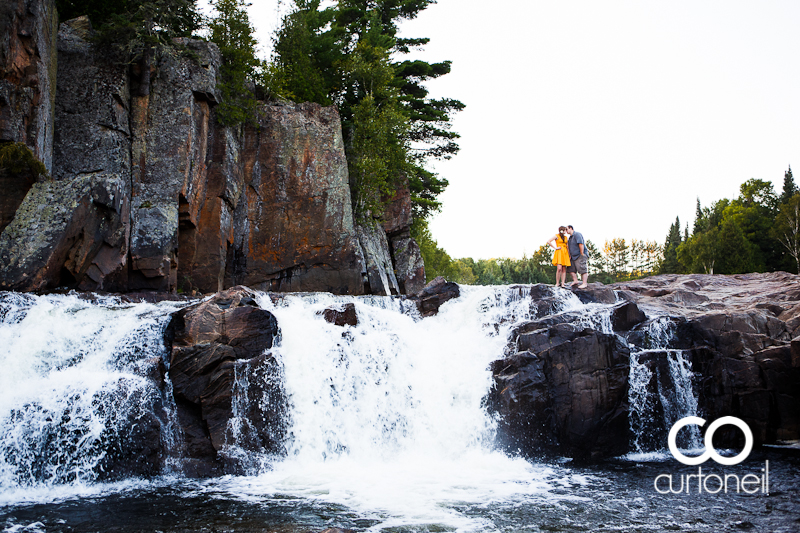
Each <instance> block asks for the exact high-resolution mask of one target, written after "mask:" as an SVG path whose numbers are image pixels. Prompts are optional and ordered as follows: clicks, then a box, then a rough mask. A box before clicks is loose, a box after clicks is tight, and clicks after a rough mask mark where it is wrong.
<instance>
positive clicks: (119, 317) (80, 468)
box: [0, 293, 178, 501]
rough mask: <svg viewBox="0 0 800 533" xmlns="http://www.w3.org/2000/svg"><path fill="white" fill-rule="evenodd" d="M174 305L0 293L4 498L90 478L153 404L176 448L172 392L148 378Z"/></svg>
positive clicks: (0, 479) (0, 475) (168, 444)
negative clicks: (165, 394) (164, 391)
mask: <svg viewBox="0 0 800 533" xmlns="http://www.w3.org/2000/svg"><path fill="white" fill-rule="evenodd" d="M175 309H177V307H176V305H175V304H169V303H163V304H159V305H149V304H136V305H131V304H123V303H122V302H120V301H119V300H118V299H115V298H98V299H97V300H96V301H95V302H90V301H86V300H84V299H81V298H79V297H77V296H66V295H50V296H30V295H20V294H15V293H0V368H2V369H3V371H2V372H1V373H0V501H3V500H5V499H10V500H14V499H15V498H16V497H17V496H15V494H18V493H21V492H27V493H30V492H31V491H35V490H39V489H40V490H42V491H48V490H50V489H52V487H54V486H56V485H62V484H70V485H72V486H85V485H87V484H92V483H93V482H94V481H96V480H97V479H98V478H99V477H102V473H103V469H104V466H105V464H106V463H107V462H108V461H109V460H111V457H110V455H109V454H113V453H115V451H124V450H121V449H122V448H124V446H125V444H124V443H125V439H126V437H127V436H128V435H127V432H128V431H130V428H131V427H135V425H136V424H137V423H138V422H140V421H142V420H144V419H145V418H147V417H148V416H151V414H152V413H153V412H154V411H160V412H161V413H163V415H164V416H163V417H162V418H163V424H164V427H163V429H162V430H161V431H160V433H161V435H162V438H163V439H164V440H165V442H164V443H163V448H164V449H166V450H170V449H176V448H177V446H176V443H175V440H176V439H177V438H178V437H177V429H176V427H175V420H174V410H172V409H170V401H171V397H168V398H162V396H161V392H160V391H159V390H158V388H157V387H156V386H155V384H154V383H153V381H152V380H151V379H148V378H147V377H145V376H146V375H147V374H148V373H150V372H151V371H152V369H153V368H154V367H155V366H156V364H157V362H158V361H159V360H160V359H161V357H162V356H163V355H164V354H163V352H164V346H163V330H164V327H165V325H166V323H167V320H168V318H169V314H170V313H171V312H173V311H175ZM168 385H169V384H168V383H167V386H168ZM4 496H5V498H4Z"/></svg>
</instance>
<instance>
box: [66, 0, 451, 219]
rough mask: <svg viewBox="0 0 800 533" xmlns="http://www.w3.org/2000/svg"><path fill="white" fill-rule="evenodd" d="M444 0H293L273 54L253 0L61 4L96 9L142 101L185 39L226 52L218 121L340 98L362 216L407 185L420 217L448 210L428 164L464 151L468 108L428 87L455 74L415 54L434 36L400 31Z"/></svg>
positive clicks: (97, 22)
mask: <svg viewBox="0 0 800 533" xmlns="http://www.w3.org/2000/svg"><path fill="white" fill-rule="evenodd" d="M432 3H435V0H337V1H336V2H325V3H324V5H323V2H322V1H321V0H293V2H292V3H291V4H290V9H289V12H288V13H287V14H286V15H285V16H284V17H283V19H282V21H281V24H280V27H279V28H278V30H277V31H276V33H275V35H274V37H273V54H272V57H271V59H270V60H269V61H263V60H260V59H258V58H257V56H256V47H257V45H258V43H257V41H256V39H255V37H254V30H253V27H252V24H251V23H250V20H249V17H248V14H247V6H248V4H246V3H245V1H244V0H215V1H214V2H213V8H214V14H213V16H211V17H210V18H206V17H203V16H202V15H201V14H200V11H199V10H198V7H197V3H196V0H116V1H114V2H108V1H107V0H56V7H57V9H58V11H59V16H60V18H61V19H62V20H66V19H69V18H73V17H77V16H81V15H88V16H89V17H90V20H91V21H92V23H93V25H94V27H95V29H96V30H97V31H96V34H97V36H96V39H97V40H98V41H99V42H101V43H102V44H104V45H106V46H105V47H104V48H106V49H108V50H112V51H114V53H115V54H116V56H117V58H118V59H119V60H121V61H125V62H127V63H130V64H131V65H132V66H135V67H136V71H137V72H138V73H139V74H138V78H139V87H138V96H140V97H147V96H148V95H149V84H150V71H151V66H152V65H153V64H154V59H155V58H156V56H157V54H164V53H186V50H185V49H184V48H182V46H181V44H180V40H179V39H178V40H176V39H175V38H176V37H190V36H191V37H194V38H207V39H208V40H210V41H212V42H214V43H216V44H217V45H218V46H219V49H220V52H221V55H222V66H221V71H220V78H221V79H220V87H219V89H220V94H221V96H222V101H221V102H220V103H219V104H218V106H217V110H216V111H217V112H216V117H217V120H219V121H220V122H221V123H222V124H223V125H226V126H230V127H237V126H241V125H243V124H247V123H249V124H251V125H257V122H258V121H257V117H258V102H257V101H258V100H259V99H267V100H293V101H295V102H316V103H319V104H322V105H325V106H330V105H335V106H336V107H337V109H338V111H339V114H340V116H341V118H342V133H343V137H344V141H345V152H346V155H347V164H348V170H349V175H350V188H351V193H352V195H351V196H352V201H353V211H354V213H355V215H356V217H357V219H358V220H359V221H361V222H367V221H373V220H380V219H381V218H382V217H383V215H384V209H385V207H386V205H387V204H388V203H389V201H390V200H391V199H392V197H393V196H394V194H395V192H396V191H397V190H399V189H401V188H406V187H407V188H408V189H410V192H411V198H412V203H413V215H414V219H415V224H416V225H418V226H420V227H424V226H425V219H426V218H427V217H428V216H429V215H430V214H431V213H433V212H436V211H438V210H439V209H440V207H441V203H440V202H439V200H438V199H437V197H438V195H439V194H440V193H441V192H442V191H443V190H444V188H445V187H446V186H447V184H448V183H447V180H445V179H444V178H441V177H439V176H437V175H436V174H435V173H434V172H432V171H430V170H429V169H428V163H429V162H430V161H432V160H436V159H449V158H450V157H452V156H453V155H454V154H456V153H457V152H458V150H459V146H458V144H457V142H456V141H457V139H458V138H459V135H458V134H457V133H456V132H454V131H452V128H451V116H452V114H453V113H455V112H457V111H460V110H461V109H463V108H464V104H463V103H462V102H460V101H458V100H456V99H452V98H430V97H429V96H428V90H427V89H426V88H425V82H426V81H428V80H431V79H435V78H438V77H440V76H443V75H445V74H447V73H449V72H450V62H449V61H441V62H436V63H430V62H426V61H422V60H418V59H417V60H405V59H403V57H405V56H407V54H409V53H410V52H412V51H413V50H419V49H421V48H422V47H424V45H426V44H427V43H428V42H429V39H428V38H401V37H399V36H398V24H399V23H400V22H401V21H403V20H408V19H413V18H415V17H417V15H419V13H420V12H422V11H423V10H424V9H425V8H427V7H428V6H429V5H430V4H432Z"/></svg>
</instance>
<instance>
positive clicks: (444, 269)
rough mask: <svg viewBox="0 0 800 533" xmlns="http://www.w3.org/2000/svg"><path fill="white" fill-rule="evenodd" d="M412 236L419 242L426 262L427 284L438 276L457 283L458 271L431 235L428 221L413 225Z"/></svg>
mask: <svg viewBox="0 0 800 533" xmlns="http://www.w3.org/2000/svg"><path fill="white" fill-rule="evenodd" d="M411 236H412V237H413V238H414V240H415V241H417V245H418V246H419V251H420V254H421V255H422V260H423V261H424V262H425V282H426V283H427V282H429V281H431V280H432V279H434V278H435V277H437V276H444V277H445V278H446V279H448V280H450V281H456V280H455V279H454V278H455V276H454V274H455V273H456V271H457V269H456V268H454V267H453V259H452V258H451V257H450V255H449V254H448V253H447V252H445V251H444V250H443V249H442V248H440V247H439V244H438V243H437V242H436V241H435V240H434V238H433V236H432V235H431V231H430V228H428V221H427V220H424V219H421V218H418V219H415V220H414V222H413V223H412V224H411Z"/></svg>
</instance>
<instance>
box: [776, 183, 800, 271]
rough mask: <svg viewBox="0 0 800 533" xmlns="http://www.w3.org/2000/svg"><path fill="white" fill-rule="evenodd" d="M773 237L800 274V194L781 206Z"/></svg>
mask: <svg viewBox="0 0 800 533" xmlns="http://www.w3.org/2000/svg"><path fill="white" fill-rule="evenodd" d="M772 236H773V238H775V239H777V240H778V242H780V243H781V245H782V246H783V248H784V249H785V251H786V253H787V254H788V255H789V256H790V257H791V259H792V260H793V263H794V264H793V266H794V271H795V272H797V273H798V274H800V193H796V194H795V195H794V196H792V197H791V198H789V199H788V200H787V201H786V202H783V204H782V205H781V208H780V211H779V212H778V216H777V217H776V218H775V225H774V227H773V230H772Z"/></svg>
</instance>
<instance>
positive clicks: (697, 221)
mask: <svg viewBox="0 0 800 533" xmlns="http://www.w3.org/2000/svg"><path fill="white" fill-rule="evenodd" d="M705 226H706V221H705V217H704V216H703V208H702V207H700V197H699V196H698V197H697V208H696V209H695V213H694V228H693V230H692V235H697V234H698V233H700V232H701V231H703V230H704V229H705Z"/></svg>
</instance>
